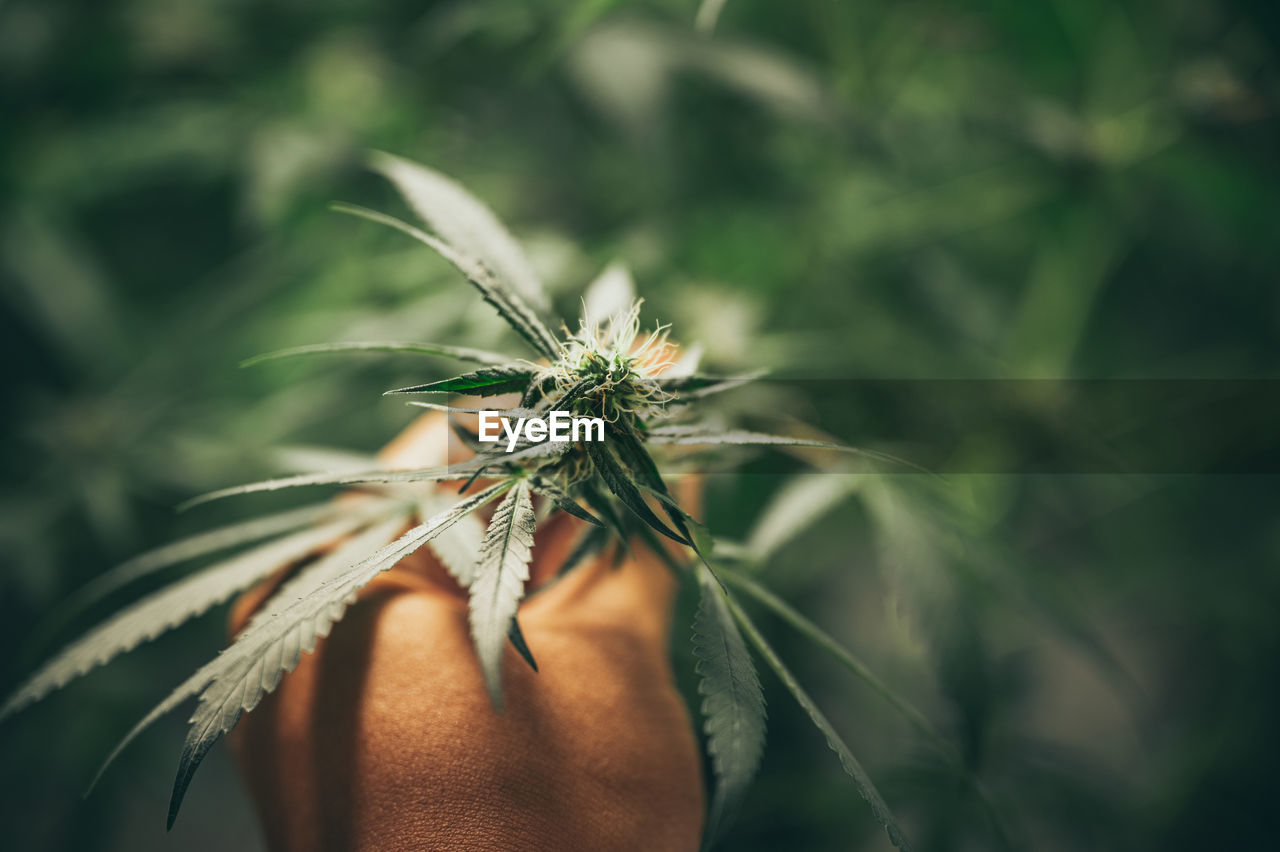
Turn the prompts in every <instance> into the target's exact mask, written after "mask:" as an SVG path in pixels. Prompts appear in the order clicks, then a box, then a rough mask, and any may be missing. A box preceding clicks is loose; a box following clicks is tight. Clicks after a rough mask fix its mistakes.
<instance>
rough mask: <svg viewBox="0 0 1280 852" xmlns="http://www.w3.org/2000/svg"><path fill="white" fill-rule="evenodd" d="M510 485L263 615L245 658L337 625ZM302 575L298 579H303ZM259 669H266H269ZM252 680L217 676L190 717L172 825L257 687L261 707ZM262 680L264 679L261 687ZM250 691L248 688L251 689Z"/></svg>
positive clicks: (441, 517) (468, 501)
mask: <svg viewBox="0 0 1280 852" xmlns="http://www.w3.org/2000/svg"><path fill="white" fill-rule="evenodd" d="M510 486H511V484H510V483H509V482H499V483H497V484H495V485H491V486H489V487H488V488H486V489H484V490H483V491H481V492H479V493H477V494H475V495H473V496H472V497H469V498H467V499H466V500H463V501H462V502H460V503H458V504H457V505H455V506H454V507H453V508H451V509H449V510H448V511H446V512H442V513H440V514H438V515H436V516H435V517H433V518H431V519H430V520H427V521H425V522H424V523H421V524H419V525H418V526H416V527H414V528H413V529H411V530H409V531H408V532H407V533H405V534H404V535H402V536H400V538H398V539H396V540H395V541H393V542H391V543H390V544H388V545H386V546H384V547H382V548H379V549H378V550H377V551H376V552H374V553H373V554H372V555H370V556H368V557H366V558H364V559H362V560H361V561H359V562H357V563H356V564H355V565H348V566H346V567H345V568H342V569H339V570H338V571H337V573H336V574H335V575H334V576H332V577H324V578H322V579H321V580H320V581H319V582H317V583H316V586H315V588H314V590H313V591H312V592H311V593H309V594H307V595H306V596H305V597H301V598H297V599H296V600H294V601H293V602H292V603H290V604H289V605H288V606H287V607H286V608H285V609H283V610H282V611H280V612H279V613H277V614H275V615H274V616H268V615H265V614H264V616H263V618H262V619H261V621H260V622H259V624H260V626H259V627H257V628H255V631H256V632H255V635H254V636H253V637H251V636H250V635H249V633H248V632H247V631H246V633H245V634H244V635H242V636H241V637H240V639H239V640H237V643H236V644H240V643H241V642H246V640H249V644H250V646H251V647H250V648H249V649H247V650H246V651H245V652H244V653H245V656H246V658H253V657H256V656H260V655H264V654H265V653H266V651H262V652H260V654H258V655H253V654H252V653H251V651H252V645H253V643H255V642H256V643H265V644H266V646H267V647H268V648H269V647H272V646H274V645H275V644H276V640H277V638H278V637H279V635H280V633H281V632H283V633H286V634H287V633H288V632H289V631H291V630H292V627H293V626H294V625H297V624H298V623H299V622H302V621H306V622H308V623H311V624H313V625H314V624H318V623H321V622H319V621H317V619H321V618H327V619H328V623H329V624H332V623H333V621H335V620H337V618H338V617H339V616H340V615H341V614H342V612H343V610H345V608H346V606H347V605H348V604H349V603H350V602H351V601H352V600H353V599H354V596H355V594H356V592H358V591H360V589H362V588H364V587H365V586H366V585H368V584H369V581H371V580H372V579H373V578H374V577H376V576H377V575H378V574H380V573H382V572H383V571H386V570H388V569H390V568H393V567H394V566H396V565H397V564H399V563H400V562H401V561H402V560H403V559H404V558H405V557H407V556H409V555H410V554H412V553H413V552H414V551H416V550H417V549H418V548H420V547H422V546H423V545H424V544H426V543H427V542H428V541H430V540H431V539H432V538H435V537H436V536H437V535H439V534H440V533H441V532H443V531H444V530H446V529H448V528H449V527H450V526H452V525H453V524H455V523H457V522H458V520H459V519H461V518H462V517H464V516H465V515H467V514H470V513H471V512H474V511H475V510H476V509H479V508H480V507H481V506H483V505H485V504H486V503H488V502H489V501H490V500H492V499H494V498H495V497H497V496H498V495H499V494H501V493H502V492H503V491H505V490H507V489H508V488H509V487H510ZM301 579H302V578H299V580H301ZM326 629H327V627H326ZM234 647H235V645H233V646H232V648H234ZM283 650H284V646H283V645H281V646H279V651H278V652H283ZM253 671H254V669H253V668H252V667H251V668H250V670H249V672H247V673H246V674H249V673H252V672H253ZM258 671H259V672H264V671H266V670H265V669H264V670H258ZM280 671H282V669H277V670H276V672H275V673H274V674H270V675H267V674H263V677H265V678H266V681H267V682H269V683H270V684H271V688H275V684H276V683H277V682H278V681H279V672H280ZM247 681H248V679H247V678H246V679H241V680H233V681H231V682H230V683H228V682H227V681H225V680H215V681H214V682H213V683H212V684H211V685H210V687H209V688H208V689H207V690H206V692H205V694H203V695H202V696H201V699H200V706H199V708H198V709H197V711H196V714H195V715H194V716H193V717H192V719H191V728H190V730H189V731H188V732H187V741H186V743H185V744H184V745H183V747H182V757H181V759H180V760H179V762H178V775H177V778H176V779H175V780H174V782H173V796H172V798H171V799H170V801H169V825H170V827H172V826H173V821H174V819H176V818H177V816H178V809H179V808H180V807H181V806H182V799H183V797H184V796H185V795H186V792H187V786H188V785H189V784H190V783H191V778H192V776H194V775H195V771H196V769H197V768H198V767H199V765H200V762H201V761H202V760H204V756H205V755H206V754H208V753H209V749H210V748H212V747H213V744H214V743H215V742H217V740H218V738H219V737H221V736H222V735H223V734H224V733H226V732H227V731H229V730H230V729H231V727H232V726H234V725H235V723H236V722H237V721H238V720H239V718H240V714H241V713H242V712H244V710H246V709H250V708H247V707H245V706H243V702H242V700H243V697H244V696H245V695H247V694H250V693H252V692H254V691H256V696H257V697H255V698H254V700H253V702H252V704H251V705H250V706H251V707H252V706H254V705H256V704H257V698H260V697H261V690H258V689H257V688H256V687H252V686H249V684H248V682H247ZM261 682H262V681H261V680H260V681H259V685H260V684H261ZM237 687H239V688H237ZM246 689H248V690H249V692H246V691H245V690H246Z"/></svg>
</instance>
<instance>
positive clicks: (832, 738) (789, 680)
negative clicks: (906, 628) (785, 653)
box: [724, 594, 911, 850]
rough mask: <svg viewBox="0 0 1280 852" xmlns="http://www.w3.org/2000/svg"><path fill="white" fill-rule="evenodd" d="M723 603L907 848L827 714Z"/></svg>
mask: <svg viewBox="0 0 1280 852" xmlns="http://www.w3.org/2000/svg"><path fill="white" fill-rule="evenodd" d="M724 601H725V603H726V604H727V605H728V607H729V610H730V612H731V613H732V615H733V619H734V620H735V621H737V623H738V624H739V626H741V627H742V631H743V632H744V633H745V634H746V635H747V638H748V639H749V640H750V641H751V644H752V645H755V647H756V650H757V651H759V652H760V656H761V657H763V658H764V660H765V662H766V663H768V664H769V668H771V669H773V671H774V673H775V674H777V675H778V678H779V679H780V680H781V681H782V683H783V685H784V686H786V687H787V690H788V691H789V692H790V693H791V695H792V697H793V698H795V700H796V703H798V704H799V705H800V706H801V707H802V708H803V709H804V711H805V712H806V713H808V714H809V718H810V719H811V720H812V721H813V724H814V725H815V726H816V727H817V728H818V730H819V731H821V732H822V735H823V736H824V737H825V738H826V740H827V746H828V747H829V748H830V749H831V750H832V751H834V752H835V753H836V756H837V757H838V758H839V759H840V765H841V766H842V767H843V768H844V771H845V772H846V773H848V774H849V776H850V777H851V778H853V782H854V786H856V787H857V789H858V793H859V794H860V795H861V796H862V798H863V799H865V800H866V801H867V804H869V805H871V812H872V813H873V814H875V817H876V821H878V822H879V823H880V825H882V826H883V827H884V830H885V832H886V833H887V834H888V835H889V840H890V842H891V843H893V845H894V846H897V847H898V848H899V849H902V850H910V849H911V844H910V842H908V840H907V837H906V835H905V834H904V833H903V831H902V827H901V826H900V825H898V820H897V818H896V817H895V816H894V815H893V811H891V810H890V809H889V806H888V805H887V804H885V801H884V797H882V796H881V795H880V791H879V790H877V789H876V785H875V784H874V783H873V782H872V781H871V776H869V775H867V772H866V770H865V769H863V768H862V764H861V763H859V762H858V759H857V758H855V757H854V756H853V752H852V751H850V750H849V746H847V745H845V742H844V740H842V739H841V738H840V735H839V734H838V733H836V729H835V728H833V727H832V726H831V723H830V722H828V721H827V717H826V716H824V715H823V714H822V711H821V710H819V709H818V705H817V704H815V703H814V702H813V699H812V698H810V697H809V693H807V692H805V691H804V688H803V687H802V686H800V682H799V681H798V680H796V678H795V675H793V674H792V673H791V670H790V669H788V668H787V667H786V665H785V664H784V663H783V662H782V660H781V658H779V657H778V655H777V654H776V653H775V652H774V650H773V648H772V647H771V646H770V645H769V643H768V642H766V641H765V638H764V636H763V635H761V633H760V631H759V630H757V629H756V626H755V624H753V623H752V621H751V619H750V618H748V617H747V614H746V612H744V611H743V609H742V608H741V607H740V606H738V604H737V602H736V601H735V600H734V599H733V598H732V597H731V596H729V595H727V594H726V595H725V598H724Z"/></svg>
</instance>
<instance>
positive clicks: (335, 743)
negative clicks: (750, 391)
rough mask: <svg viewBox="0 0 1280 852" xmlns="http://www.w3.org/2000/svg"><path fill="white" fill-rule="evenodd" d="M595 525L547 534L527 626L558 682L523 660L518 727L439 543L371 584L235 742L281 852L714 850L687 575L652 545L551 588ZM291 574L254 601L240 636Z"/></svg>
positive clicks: (509, 689)
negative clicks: (677, 614)
mask: <svg viewBox="0 0 1280 852" xmlns="http://www.w3.org/2000/svg"><path fill="white" fill-rule="evenodd" d="M451 441H452V436H451V435H450V433H449V430H448V426H447V423H446V422H445V419H444V417H442V416H435V415H429V416H427V417H424V418H422V419H420V420H418V421H417V422H415V423H414V424H412V425H411V426H410V427H409V429H408V430H406V432H405V433H404V434H402V435H401V436H400V437H399V438H397V439H396V440H395V441H394V442H393V443H392V444H391V445H390V446H389V447H388V448H387V449H386V451H384V454H383V461H384V462H385V463H386V464H387V465H388V466H391V467H422V466H428V465H430V464H438V463H440V461H441V460H442V459H441V458H440V455H441V454H442V453H445V452H447V451H446V450H444V447H445V446H446V445H447V444H449V443H450V442H451ZM456 449H457V448H456V447H455V452H456ZM454 459H455V460H456V454H455V455H454ZM446 487H447V486H446ZM681 496H682V500H683V501H684V502H686V503H687V502H688V501H689V499H690V497H693V496H694V495H692V494H687V493H686V494H683V495H681ZM582 524H583V522H582V521H579V520H578V519H576V518H573V517H570V516H568V515H566V514H565V513H563V512H558V513H556V514H555V515H554V516H552V517H551V518H549V519H548V520H547V521H545V522H544V523H543V524H542V525H541V526H540V529H539V530H538V533H537V537H536V547H535V548H534V551H533V554H534V555H533V561H532V563H531V565H530V571H531V579H530V582H529V588H530V589H538V588H539V587H540V586H545V588H542V590H541V591H539V592H538V593H537V594H533V595H531V596H530V597H529V598H528V599H527V600H526V601H525V603H524V604H523V605H522V606H521V608H520V626H521V629H522V631H523V633H524V636H525V638H526V640H527V642H528V645H529V647H530V649H531V650H532V652H533V654H534V656H535V657H536V659H537V661H538V666H539V671H538V672H537V673H535V672H533V671H532V670H530V669H529V667H528V666H527V665H526V664H525V663H524V661H523V660H521V659H520V658H519V656H518V655H517V654H516V653H515V651H514V649H512V648H510V647H508V648H507V659H506V660H505V666H504V690H505V692H506V695H507V701H506V710H505V712H504V713H502V714H498V713H496V712H495V711H494V709H493V707H492V705H491V704H490V702H489V698H488V695H487V693H486V691H485V688H484V683H483V679H482V677H481V673H480V666H479V663H478V661H477V659H476V656H475V653H474V650H473V647H472V644H471V639H470V634H469V632H468V622H467V601H466V596H465V592H464V591H463V590H462V589H460V588H459V587H458V586H457V584H456V583H455V582H454V581H453V580H452V578H450V577H449V575H448V574H447V572H446V571H445V570H444V568H443V566H441V565H440V564H439V563H438V561H437V560H436V559H435V558H434V556H433V555H432V554H431V553H430V551H429V549H428V548H423V549H422V550H420V551H418V552H417V553H416V554H414V555H413V556H411V557H409V558H408V559H406V560H404V561H403V562H401V563H400V564H399V565H397V566H396V567H395V568H393V569H392V570H390V571H387V572H385V573H383V574H381V575H380V576H379V577H378V578H377V579H375V580H374V581H373V582H372V583H371V584H369V586H367V587H366V588H365V590H364V591H363V592H362V593H361V596H360V598H359V600H358V601H357V602H356V604H354V605H353V606H352V607H351V608H350V609H349V610H348V612H347V614H346V616H345V617H344V618H343V620H342V621H341V622H340V623H339V624H338V625H336V626H335V628H334V630H333V633H332V634H331V635H330V636H329V637H328V638H326V639H322V640H321V641H320V642H319V644H318V645H317V647H316V650H315V652H314V653H312V654H309V655H304V656H303V658H302V660H301V662H300V663H299V665H298V667H297V669H296V670H295V671H294V672H293V673H292V674H290V675H288V676H287V677H285V678H284V679H283V680H282V681H281V683H280V685H279V686H278V687H277V689H276V691H275V692H274V693H273V694H271V695H269V696H267V697H266V698H265V699H264V700H263V701H262V703H261V704H260V705H259V706H258V707H257V708H256V709H254V710H253V711H252V712H250V713H248V714H246V715H245V716H244V718H243V719H241V721H240V723H239V725H238V726H237V727H236V729H235V731H234V732H233V734H232V736H231V743H232V748H233V750H234V752H235V754H236V757H237V759H238V761H239V763H240V765H241V768H242V770H243V772H244V775H245V778H246V780H247V783H248V787H249V791H250V794H251V796H252V798H253V799H254V801H255V803H256V805H257V808H258V811H259V814H260V816H261V820H262V823H263V826H264V829H265V832H266V839H267V843H268V846H269V847H270V848H271V849H273V850H308V852H311V851H312V850H326V849H333V850H373V849H379V850H382V849H397V850H400V849H450V850H480V849H502V850H507V849H522V850H524V849H528V850H538V849H554V850H606V849H607V850H627V849H646V850H653V849H658V850H682V849H696V848H697V847H698V843H699V840H700V836H701V832H702V822H703V810H704V801H703V785H702V778H701V758H700V754H699V750H698V746H697V743H696V741H695V738H694V734H693V728H692V725H691V722H690V719H689V714H688V711H687V709H686V707H685V705H684V702H683V700H682V699H681V697H680V695H679V693H678V692H677V690H676V688H675V683H674V679H673V674H672V671H671V665H670V659H669V654H668V646H667V639H668V634H669V633H670V626H671V604H672V598H673V595H674V593H675V589H676V581H675V578H674V577H673V576H672V574H671V572H670V570H669V569H668V568H667V567H666V565H665V564H664V563H663V561H662V559H661V558H660V557H659V556H657V555H656V554H654V553H652V552H651V551H649V550H647V549H646V548H644V547H642V546H637V547H635V548H633V551H632V555H631V556H629V557H627V558H626V559H625V560H623V562H622V564H621V566H620V567H619V568H618V569H614V568H613V567H612V560H611V558H610V556H609V554H608V552H606V553H605V554H602V555H601V556H599V557H597V558H596V559H594V561H591V562H589V563H587V564H584V565H583V566H581V567H579V568H577V569H575V570H574V571H572V572H570V573H569V574H567V575H565V576H564V577H563V578H562V579H560V580H558V581H556V582H554V583H549V581H551V580H553V579H555V577H556V575H557V574H558V572H559V568H560V566H561V565H562V564H563V563H564V561H565V558H566V557H567V556H568V554H569V551H570V549H571V548H572V546H573V543H574V541H575V539H576V537H577V533H578V532H579V531H580V529H581V526H582ZM281 579H282V578H277V579H276V580H275V581H273V582H272V583H268V584H266V585H264V586H263V587H259V588H258V589H255V590H253V591H251V592H249V593H248V594H246V595H245V596H244V597H242V598H241V599H240V600H239V601H238V602H237V603H236V605H235V607H234V608H233V612H232V618H231V620H232V629H233V631H236V630H239V629H240V628H241V627H243V626H244V624H245V623H246V622H247V621H248V619H249V617H250V616H251V615H252V614H253V612H254V611H255V610H257V609H258V607H259V606H261V604H262V603H263V602H264V601H265V600H266V598H267V597H268V596H269V595H270V594H271V592H273V591H274V590H275V588H276V587H278V583H279V582H280V580H281Z"/></svg>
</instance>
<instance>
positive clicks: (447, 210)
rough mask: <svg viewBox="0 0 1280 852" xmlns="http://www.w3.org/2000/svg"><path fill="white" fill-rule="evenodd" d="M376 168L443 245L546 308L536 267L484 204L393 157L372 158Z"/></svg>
mask: <svg viewBox="0 0 1280 852" xmlns="http://www.w3.org/2000/svg"><path fill="white" fill-rule="evenodd" d="M372 165H373V168H374V169H375V170H376V171H378V172H380V173H381V174H382V175H384V176H385V177H386V178H387V179H388V180H390V181H391V182H392V183H394V184H395V185H396V188H397V189H399V190H400V194H401V195H403V196H404V199H405V201H407V202H408V203H409V206H410V207H412V208H413V212H415V213H417V214H418V215H419V216H421V217H422V220H423V221H424V222H426V223H427V225H429V226H430V227H431V230H433V231H435V232H436V233H437V234H439V235H440V236H441V237H442V238H444V240H445V242H447V243H449V244H450V245H451V246H453V247H455V248H457V249H458V250H460V251H463V252H466V253H467V254H469V255H471V256H472V257H474V258H477V259H479V260H480V261H482V262H483V263H484V264H485V265H486V266H488V267H489V268H490V269H492V270H493V271H494V272H496V273H497V274H498V275H499V276H501V277H502V279H503V280H504V281H506V282H507V283H508V284H510V285H511V287H512V288H513V289H515V291H516V292H517V293H519V294H520V295H521V296H523V297H524V298H526V299H528V300H529V301H530V302H532V303H533V304H535V305H537V306H539V307H541V308H546V307H547V304H548V300H547V294H546V293H545V292H544V290H543V287H542V282H541V281H540V280H539V279H538V274H537V272H535V271H534V268H533V264H531V263H530V262H529V259H528V258H527V257H526V256H525V253H524V250H523V249H521V248H520V244H519V243H518V242H516V239H515V237H513V236H511V234H510V232H508V231H507V229H506V228H505V227H504V226H503V224H502V222H500V221H499V220H498V217H497V216H495V215H494V213H493V211H492V210H490V209H489V208H488V207H487V206H486V205H485V204H484V202H482V201H480V200H479V199H478V198H476V197H475V196H474V195H472V194H471V193H470V192H468V191H467V190H466V189H465V188H464V187H463V186H462V185H461V184H459V183H457V182H456V181H454V180H453V179H451V178H448V177H446V176H444V175H442V174H440V172H437V171H435V170H434V169H429V168H427V167H426V166H422V165H419V164H417V163H413V162H410V161H409V160H405V159H402V158H400V157H396V156H393V155H391V154H383V153H376V154H374V156H373V162H372Z"/></svg>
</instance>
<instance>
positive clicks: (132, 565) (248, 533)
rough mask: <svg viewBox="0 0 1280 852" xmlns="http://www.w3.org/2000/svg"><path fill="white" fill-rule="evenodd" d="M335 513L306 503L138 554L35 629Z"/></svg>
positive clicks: (46, 629) (48, 628)
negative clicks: (163, 574) (137, 584)
mask: <svg viewBox="0 0 1280 852" xmlns="http://www.w3.org/2000/svg"><path fill="white" fill-rule="evenodd" d="M334 513H335V509H334V506H333V504H331V503H324V504H320V505H314V506H305V507H302V508H299V509H292V510H290V511H287V512H277V513H274V514H271V515H264V516H263V517H261V518H254V519H253V520H251V521H243V522H241V523H237V524H230V525H228V526H225V527H219V528H218V529H214V530H209V531H208V532H203V533H200V534H198V535H193V536H191V537H189V538H184V539H181V540H179V541H175V542H172V543H170V544H166V545H164V546H162V547H158V548H156V549H154V550H149V551H147V552H146V553H142V554H139V555H138V556H135V557H133V558H132V559H129V560H128V561H126V562H122V563H121V564H119V565H117V566H116V567H114V568H112V569H110V570H108V571H106V572H104V573H102V574H100V575H98V576H97V577H94V578H93V579H92V580H90V581H89V582H88V583H86V584H85V585H83V586H81V587H80V588H79V589H77V590H76V591H75V592H73V593H72V594H71V595H70V596H69V597H68V598H67V599H66V600H65V601H63V602H61V603H60V604H59V605H58V607H57V609H56V610H55V611H54V613H53V614H52V615H50V616H49V617H48V618H47V619H45V621H44V622H43V623H42V624H41V627H40V629H39V631H38V632H39V633H40V634H41V635H44V636H48V635H51V634H52V633H53V632H54V631H55V630H56V629H57V628H58V627H59V626H61V625H64V624H66V622H67V621H68V620H70V619H71V617H72V616H74V615H76V614H77V613H80V612H83V611H84V610H85V609H86V608H88V607H90V606H91V605H93V604H94V603H96V602H97V601H100V600H102V599H103V598H105V597H106V596H107V595H109V594H111V593H112V592H114V591H117V590H118V589H122V588H124V587H125V586H127V585H129V584H130V583H133V582H134V581H136V580H140V579H142V578H143V577H146V576H148V575H150V574H154V573H156V572H157V571H163V570H164V569H166V568H171V567H173V566H174V565H179V564H181V563H183V562H190V561H191V560H193V559H199V558H200V557H201V556H208V555H209V554H211V553H217V552H219V551H222V550H231V549H232V548H235V547H241V546H243V545H247V544H253V543H254V542H256V541H262V540H263V539H267V538H271V537H272V536H276V535H283V534H284V533H287V532H291V531H293V530H296V529H298V528H300V527H304V526H306V525H308V524H310V523H312V522H314V521H318V520H320V519H321V518H323V517H326V516H328V515H332V514H334Z"/></svg>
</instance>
